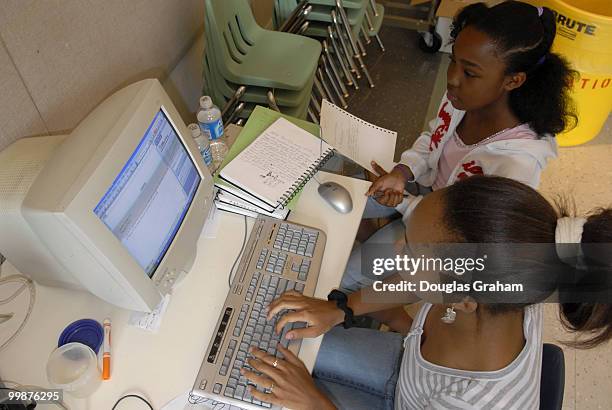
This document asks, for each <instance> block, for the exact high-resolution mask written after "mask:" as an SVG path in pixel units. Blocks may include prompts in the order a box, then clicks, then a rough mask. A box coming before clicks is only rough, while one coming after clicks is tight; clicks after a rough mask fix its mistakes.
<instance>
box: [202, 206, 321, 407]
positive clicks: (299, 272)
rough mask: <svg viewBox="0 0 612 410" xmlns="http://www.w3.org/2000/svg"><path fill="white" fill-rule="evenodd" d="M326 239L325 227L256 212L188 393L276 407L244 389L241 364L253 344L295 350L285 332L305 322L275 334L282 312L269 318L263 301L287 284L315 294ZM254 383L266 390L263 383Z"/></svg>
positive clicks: (272, 350) (294, 343)
mask: <svg viewBox="0 0 612 410" xmlns="http://www.w3.org/2000/svg"><path fill="white" fill-rule="evenodd" d="M325 241H326V236H325V233H324V232H322V231H320V230H318V229H315V228H311V227H307V226H303V225H299V224H295V223H291V222H285V221H279V220H278V219H274V218H269V217H265V216H261V215H260V216H259V217H258V218H257V220H256V221H255V224H254V226H253V230H252V231H251V235H250V236H249V240H248V242H247V245H246V247H245V251H244V253H243V255H242V257H241V260H240V264H239V265H238V270H237V271H236V274H235V277H234V280H233V283H232V286H231V288H230V290H229V291H228V295H227V297H226V300H225V304H224V306H223V308H222V310H221V312H220V315H219V320H218V321H217V325H216V327H215V331H214V333H213V336H212V339H211V341H210V343H209V345H208V348H207V349H206V353H205V356H204V360H203V362H202V365H201V367H200V371H199V372H198V375H197V377H196V380H195V383H194V386H193V390H192V392H191V394H192V396H195V397H201V398H206V399H211V400H215V401H218V402H221V403H228V404H232V405H236V406H239V407H242V408H246V409H261V408H268V409H270V408H272V409H277V408H279V407H276V406H273V405H271V404H270V403H268V402H265V401H264V402H261V401H259V400H257V399H255V398H254V397H253V396H252V395H251V394H250V392H249V391H248V386H249V385H253V383H251V382H249V381H248V380H247V379H246V378H245V377H244V376H243V375H242V374H240V369H241V368H242V367H245V368H247V369H250V367H249V366H248V363H247V362H246V360H247V358H248V357H249V353H248V349H249V348H250V347H251V346H257V347H259V348H260V349H262V350H265V351H267V352H268V354H270V355H273V356H280V352H278V351H277V346H278V343H281V344H282V345H283V346H285V347H287V348H288V349H289V350H291V351H292V352H294V353H296V354H297V353H298V351H299V347H300V344H301V342H300V341H299V340H295V341H291V342H290V341H289V340H287V339H286V338H285V334H286V333H287V332H288V331H289V330H291V329H295V328H300V327H304V326H305V325H306V324H305V323H303V322H298V323H292V324H288V325H286V326H285V327H284V328H283V330H282V332H281V333H280V334H276V332H275V326H276V323H277V320H278V319H279V318H280V317H281V316H282V314H283V313H284V312H281V313H280V314H278V315H276V317H274V318H272V320H270V321H268V320H267V319H266V307H267V306H268V304H269V303H270V302H272V301H273V300H274V299H276V298H278V297H279V296H280V295H281V294H282V293H284V292H286V291H289V290H295V291H297V292H299V293H302V294H304V295H306V296H312V295H313V294H314V290H315V287H316V284H317V279H318V276H319V269H320V267H321V260H322V258H323V251H324V249H325ZM258 389H259V390H260V391H264V390H263V388H261V387H259V388H258Z"/></svg>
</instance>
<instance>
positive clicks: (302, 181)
mask: <svg viewBox="0 0 612 410" xmlns="http://www.w3.org/2000/svg"><path fill="white" fill-rule="evenodd" d="M335 153H336V152H335V150H334V149H333V148H328V149H327V150H326V151H325V152H324V153H323V155H321V156H320V157H319V158H318V160H317V161H316V162H315V163H314V164H312V165H311V166H310V167H308V169H307V170H306V172H304V173H303V174H302V175H301V176H300V177H299V178H298V180H297V181H295V182H294V183H293V184H291V186H290V187H289V189H287V191H285V193H284V194H283V195H281V197H280V199H279V201H278V204H279V206H281V207H283V208H284V207H285V206H287V204H288V203H289V201H291V200H292V199H293V197H294V196H296V195H297V193H298V192H300V189H302V188H303V187H304V185H306V183H307V182H308V181H309V180H310V179H311V178H312V177H313V176H314V174H316V173H317V171H318V170H319V169H321V167H322V166H323V165H325V163H326V162H327V161H329V159H330V158H331V157H333V156H334V155H335Z"/></svg>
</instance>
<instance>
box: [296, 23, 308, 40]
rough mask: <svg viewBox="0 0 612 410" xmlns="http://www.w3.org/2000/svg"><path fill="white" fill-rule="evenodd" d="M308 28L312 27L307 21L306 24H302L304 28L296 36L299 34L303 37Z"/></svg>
mask: <svg viewBox="0 0 612 410" xmlns="http://www.w3.org/2000/svg"><path fill="white" fill-rule="evenodd" d="M308 26H310V23H309V22H307V21H305V22H304V24H302V27H300V29H299V30H298V31H297V33H296V34H299V35H300V36H301V35H303V34H304V33H305V32H306V30H308Z"/></svg>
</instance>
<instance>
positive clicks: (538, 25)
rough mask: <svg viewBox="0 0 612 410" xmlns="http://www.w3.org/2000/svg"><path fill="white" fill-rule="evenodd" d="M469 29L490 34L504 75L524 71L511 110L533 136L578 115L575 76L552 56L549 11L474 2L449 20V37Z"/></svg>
mask: <svg viewBox="0 0 612 410" xmlns="http://www.w3.org/2000/svg"><path fill="white" fill-rule="evenodd" d="M468 26H473V27H474V28H475V29H476V30H478V31H480V32H482V33H484V34H486V35H487V36H489V37H490V38H491V39H492V40H493V42H494V43H495V45H496V48H497V51H498V54H499V56H500V58H501V59H502V60H503V61H504V62H505V63H506V74H513V73H519V72H524V73H526V74H527V80H526V81H525V83H524V84H523V85H522V86H520V87H519V88H516V89H514V90H512V91H511V92H510V108H511V109H512V111H513V112H514V114H515V115H516V116H517V117H518V118H519V120H520V121H521V122H523V123H528V124H529V125H530V127H531V129H533V131H535V132H536V133H537V134H538V135H544V134H553V135H555V134H558V133H560V132H562V131H564V130H568V129H571V128H573V127H574V126H575V125H576V123H577V118H578V117H577V116H576V112H575V108H574V105H573V102H572V100H571V97H570V90H571V87H572V84H573V82H574V80H575V78H576V75H577V73H576V72H575V71H573V70H572V69H571V68H570V65H569V64H568V62H567V61H566V60H565V59H564V58H563V57H561V56H560V55H558V54H556V53H551V51H550V50H551V46H552V43H553V41H554V39H555V34H556V23H555V15H554V13H553V12H552V11H551V10H550V9H548V8H546V7H544V8H542V14H541V15H539V9H538V8H536V7H534V6H531V5H529V4H527V3H522V2H519V1H505V2H503V3H500V4H498V5H496V6H494V7H491V8H489V7H487V6H486V5H485V4H484V3H475V4H471V5H469V6H466V7H464V8H463V9H462V10H461V11H460V12H459V13H458V14H457V16H456V17H455V19H454V20H453V29H452V31H451V37H452V38H456V37H457V36H458V35H459V33H460V32H461V30H463V29H464V28H465V27H468Z"/></svg>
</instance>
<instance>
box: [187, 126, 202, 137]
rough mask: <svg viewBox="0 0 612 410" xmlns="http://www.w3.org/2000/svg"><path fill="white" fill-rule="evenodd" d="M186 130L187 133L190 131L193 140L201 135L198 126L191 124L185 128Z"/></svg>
mask: <svg viewBox="0 0 612 410" xmlns="http://www.w3.org/2000/svg"><path fill="white" fill-rule="evenodd" d="M187 128H189V131H191V136H192V137H193V138H198V137H199V136H200V134H202V130H201V129H200V126H199V125H198V124H195V123H191V124H189V125H188V126H187Z"/></svg>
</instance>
